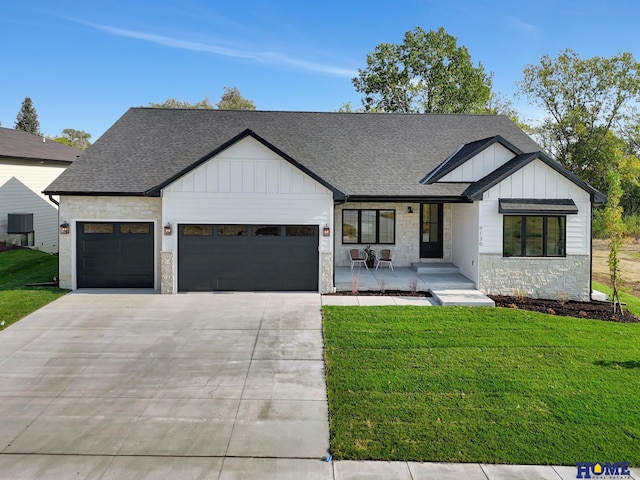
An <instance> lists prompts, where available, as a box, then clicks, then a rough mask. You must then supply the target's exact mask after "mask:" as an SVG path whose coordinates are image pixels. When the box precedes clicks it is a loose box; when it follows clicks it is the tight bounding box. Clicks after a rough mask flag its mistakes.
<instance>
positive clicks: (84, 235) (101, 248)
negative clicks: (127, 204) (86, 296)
mask: <svg viewBox="0 0 640 480" xmlns="http://www.w3.org/2000/svg"><path fill="white" fill-rule="evenodd" d="M76 235H77V237H76V250H77V257H76V265H77V277H78V282H77V283H78V288H83V287H84V288H153V223H144V222H143V223H141V222H136V223H133V222H126V223H124V222H122V223H118V222H82V223H77V234H76Z"/></svg>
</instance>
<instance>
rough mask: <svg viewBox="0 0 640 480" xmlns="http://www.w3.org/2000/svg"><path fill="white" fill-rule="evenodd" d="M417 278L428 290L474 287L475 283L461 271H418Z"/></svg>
mask: <svg viewBox="0 0 640 480" xmlns="http://www.w3.org/2000/svg"><path fill="white" fill-rule="evenodd" d="M417 276H418V278H420V280H421V281H422V283H424V284H425V285H426V286H427V288H428V289H429V290H433V289H436V290H443V289H454V290H468V289H475V288H476V284H475V283H474V282H472V281H471V280H469V279H468V278H467V277H465V276H464V275H462V274H461V273H431V272H429V273H418V274H417Z"/></svg>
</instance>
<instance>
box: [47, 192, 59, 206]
mask: <svg viewBox="0 0 640 480" xmlns="http://www.w3.org/2000/svg"><path fill="white" fill-rule="evenodd" d="M49 200H51V203H53V204H54V205H55V206H57V207H59V206H60V202H58V201H57V200H54V198H53V196H52V195H51V194H49Z"/></svg>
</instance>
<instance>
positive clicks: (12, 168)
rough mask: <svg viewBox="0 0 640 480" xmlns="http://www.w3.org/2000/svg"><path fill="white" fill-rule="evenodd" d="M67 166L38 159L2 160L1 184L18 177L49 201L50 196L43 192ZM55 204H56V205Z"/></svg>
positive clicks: (0, 168) (0, 165) (0, 161)
mask: <svg viewBox="0 0 640 480" xmlns="http://www.w3.org/2000/svg"><path fill="white" fill-rule="evenodd" d="M66 168H67V166H66V165H62V164H57V163H56V164H52V163H47V162H45V161H43V162H42V163H41V162H39V161H37V160H30V161H24V160H11V159H1V160H0V185H3V184H4V183H6V182H7V180H9V179H10V178H12V177H16V178H17V179H18V180H20V181H21V182H22V183H23V184H25V185H26V186H27V187H29V188H30V189H31V190H32V191H33V192H34V193H36V194H37V195H39V196H41V197H42V198H43V200H45V201H46V202H48V203H51V202H50V201H49V197H48V196H46V195H43V194H42V191H43V190H44V189H45V188H47V187H48V186H49V185H50V184H51V182H53V181H54V180H55V179H56V178H58V176H59V175H60V174H61V173H62V172H64V170H65V169H66ZM52 205H54V204H52ZM54 206H55V205H54Z"/></svg>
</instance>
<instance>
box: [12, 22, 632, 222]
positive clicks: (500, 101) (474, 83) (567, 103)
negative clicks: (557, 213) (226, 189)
mask: <svg viewBox="0 0 640 480" xmlns="http://www.w3.org/2000/svg"><path fill="white" fill-rule="evenodd" d="M492 80H493V73H490V72H487V71H486V70H485V68H484V66H483V65H482V63H481V62H477V63H474V61H473V60H472V58H471V55H470V53H469V51H468V49H467V48H466V47H465V46H463V45H458V41H457V38H456V37H454V36H452V35H450V34H449V33H447V31H446V30H445V29H444V28H442V27H441V28H439V29H437V30H431V31H425V30H423V29H422V28H420V27H417V28H415V29H414V30H412V31H408V32H406V33H405V35H404V39H403V41H402V42H401V43H398V44H394V43H381V44H379V45H377V46H376V47H375V49H374V50H373V51H372V52H370V53H369V54H367V56H366V66H365V67H364V68H361V69H358V75H357V76H356V77H355V78H353V79H352V83H353V86H354V87H355V90H356V91H357V92H358V93H360V94H361V95H362V98H361V105H360V106H359V107H357V108H354V107H353V106H352V105H351V104H350V103H346V104H344V105H343V106H342V107H340V109H339V110H338V111H342V112H352V111H361V112H380V113H382V112H401V113H418V114H420V113H444V114H449V113H461V114H504V115H507V116H509V117H510V118H511V119H512V120H514V121H515V122H516V123H517V124H518V125H519V126H520V127H522V128H523V129H524V130H525V131H527V132H528V133H529V134H530V135H531V136H532V137H533V138H534V140H536V141H537V142H538V143H539V144H540V145H541V146H542V147H543V148H544V149H545V150H547V152H548V153H550V154H551V155H552V156H553V157H554V158H555V159H556V160H557V161H558V162H560V163H561V164H562V165H563V166H564V167H565V168H567V169H568V170H569V171H571V172H573V173H574V174H576V175H578V176H579V177H580V178H582V179H583V180H585V181H587V182H588V183H590V184H591V185H593V186H594V187H595V188H597V189H599V190H601V191H603V192H607V191H608V189H609V186H610V180H609V177H610V175H609V172H614V174H617V175H619V177H620V184H621V188H622V194H621V197H620V204H621V206H622V207H623V212H624V215H625V216H626V217H630V216H636V217H637V216H638V215H640V116H639V115H638V111H637V106H638V101H639V100H640V64H639V63H638V62H636V60H635V59H634V58H633V55H632V54H630V53H627V52H622V53H619V54H617V55H614V56H612V57H610V58H603V57H593V58H581V57H580V56H579V55H578V53H576V52H574V51H573V50H570V49H567V50H565V51H563V52H560V54H559V55H558V56H557V57H555V58H552V57H550V56H548V55H545V56H543V57H542V58H541V59H540V62H539V63H538V64H535V65H527V66H525V67H524V70H523V77H522V79H521V80H520V81H519V82H518V83H517V91H518V93H517V94H518V96H520V97H524V98H525V99H526V100H527V101H528V102H529V103H530V104H532V105H535V106H538V107H540V108H541V109H542V111H543V112H544V118H542V119H541V120H537V121H532V120H526V119H523V118H521V117H520V115H519V114H518V112H517V111H516V109H515V108H514V106H513V103H512V102H511V101H510V100H509V99H507V98H506V97H505V96H504V95H502V94H501V93H500V92H496V91H494V90H493V87H492ZM148 106H149V107H155V108H205V109H211V108H217V109H250V110H255V108H256V105H255V103H254V102H253V101H251V100H248V99H246V98H245V97H243V96H242V94H241V93H240V91H239V90H238V89H237V88H236V87H224V91H223V93H222V96H221V97H220V100H219V101H218V102H217V103H216V104H215V105H214V104H212V103H211V102H210V100H209V98H208V97H205V98H204V99H203V100H201V101H198V102H196V103H189V102H185V101H180V100H177V99H174V98H168V99H167V100H165V101H164V102H163V103H151V102H150V103H149V104H148ZM15 127H16V128H17V129H20V130H24V131H28V132H30V133H34V134H40V133H39V123H38V120H37V114H36V112H35V108H34V107H33V104H32V102H31V99H30V98H29V97H27V98H25V101H24V102H23V104H22V108H21V110H20V113H19V114H18V118H17V119H16V125H15ZM90 138H91V135H90V134H88V133H86V132H84V131H82V130H74V129H65V130H63V132H62V134H61V135H59V136H57V137H54V138H53V139H54V140H56V141H59V142H61V143H66V144H67V145H71V146H75V147H77V148H81V149H85V148H87V147H88V146H89V145H90V141H89V140H90ZM639 228H640V227H639Z"/></svg>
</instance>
